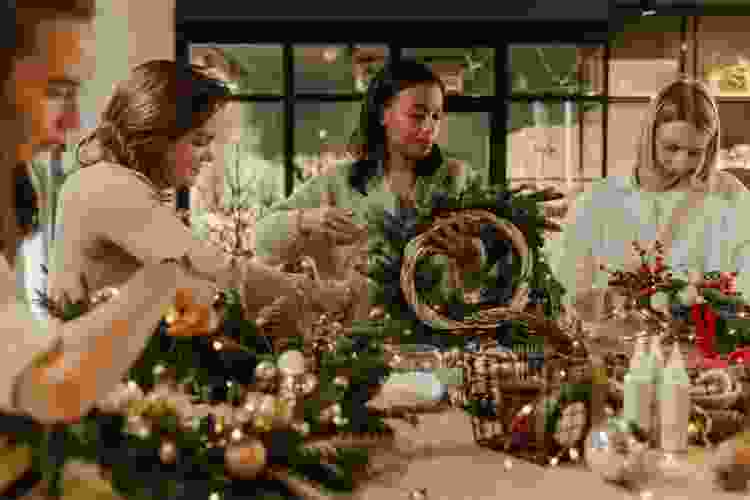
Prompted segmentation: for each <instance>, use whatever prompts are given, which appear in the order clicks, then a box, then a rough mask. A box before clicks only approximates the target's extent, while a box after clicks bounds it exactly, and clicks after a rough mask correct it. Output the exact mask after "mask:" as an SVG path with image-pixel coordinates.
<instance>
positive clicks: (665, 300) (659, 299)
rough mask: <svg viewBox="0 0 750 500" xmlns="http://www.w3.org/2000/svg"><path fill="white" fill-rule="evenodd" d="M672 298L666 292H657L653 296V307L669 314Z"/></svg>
mask: <svg viewBox="0 0 750 500" xmlns="http://www.w3.org/2000/svg"><path fill="white" fill-rule="evenodd" d="M669 305H670V299H669V295H667V294H666V293H665V292H656V293H655V294H653V295H652V296H651V307H652V308H653V309H654V310H655V311H657V312H659V313H662V314H669Z"/></svg>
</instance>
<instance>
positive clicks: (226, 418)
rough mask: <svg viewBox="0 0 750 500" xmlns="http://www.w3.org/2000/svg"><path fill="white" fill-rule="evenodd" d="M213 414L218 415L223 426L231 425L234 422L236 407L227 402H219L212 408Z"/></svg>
mask: <svg viewBox="0 0 750 500" xmlns="http://www.w3.org/2000/svg"><path fill="white" fill-rule="evenodd" d="M212 412H213V415H214V416H215V417H216V421H217V422H221V424H222V425H223V426H225V427H226V426H231V425H233V424H234V408H233V407H232V406H231V405H229V404H227V403H219V404H218V405H215V406H214V407H213V408H212Z"/></svg>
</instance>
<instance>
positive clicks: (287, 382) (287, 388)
mask: <svg viewBox="0 0 750 500" xmlns="http://www.w3.org/2000/svg"><path fill="white" fill-rule="evenodd" d="M296 386H297V380H296V377H294V376H292V375H284V377H283V378H282V379H281V383H280V384H279V390H280V391H283V392H287V393H293V392H294V388H295V387H296Z"/></svg>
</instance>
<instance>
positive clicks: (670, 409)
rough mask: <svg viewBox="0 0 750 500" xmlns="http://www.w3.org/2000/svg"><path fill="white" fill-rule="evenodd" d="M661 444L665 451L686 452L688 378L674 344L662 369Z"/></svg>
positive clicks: (688, 407)
mask: <svg viewBox="0 0 750 500" xmlns="http://www.w3.org/2000/svg"><path fill="white" fill-rule="evenodd" d="M659 400H660V401H659V403H660V414H661V415H660V417H661V418H660V420H661V429H660V430H661V447H662V449H663V450H664V451H665V452H668V453H686V452H687V449H688V425H689V423H690V378H689V377H688V374H687V371H686V370H685V363H684V361H683V359H682V355H681V353H680V348H679V346H678V345H677V344H675V345H674V347H673V348H672V355H671V356H670V358H669V364H668V365H667V367H666V368H665V369H664V379H663V381H662V385H661V390H660V397H659Z"/></svg>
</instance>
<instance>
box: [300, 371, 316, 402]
mask: <svg viewBox="0 0 750 500" xmlns="http://www.w3.org/2000/svg"><path fill="white" fill-rule="evenodd" d="M317 388H318V377H317V376H316V375H315V374H314V373H306V374H305V376H304V377H303V379H302V394H303V395H305V396H310V395H311V394H312V393H314V392H315V389H317Z"/></svg>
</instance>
